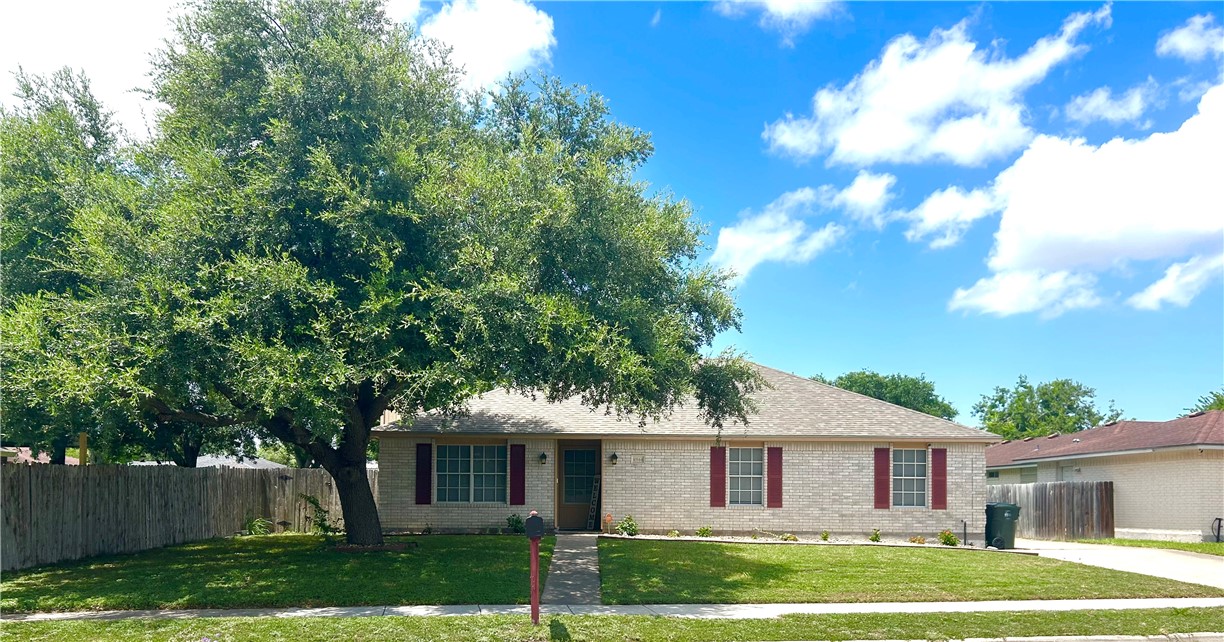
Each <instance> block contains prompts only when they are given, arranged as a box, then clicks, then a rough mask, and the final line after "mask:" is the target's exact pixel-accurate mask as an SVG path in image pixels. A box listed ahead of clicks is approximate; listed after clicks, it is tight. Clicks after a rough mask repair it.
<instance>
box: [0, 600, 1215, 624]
mask: <svg viewBox="0 0 1224 642" xmlns="http://www.w3.org/2000/svg"><path fill="white" fill-rule="evenodd" d="M1167 608H1182V609H1184V608H1224V598H1221V597H1199V598H1150V599H1133V600H1016V601H1002V600H1000V601H991V602H874V603H870V602H864V603H839V604H646V605H641V604H639V605H626V606H611V605H607V606H604V605H598V604H545V605H543V606H541V607H540V612H541V613H543V614H544V615H662V616H668V617H686V618H698V619H726V618H736V619H764V618H775V617H779V616H782V615H789V614H794V613H799V614H809V615H825V614H839V613H997V612H1001V611H1085V610H1132V609H1167ZM530 612H531V607H529V606H527V605H523V604H520V605H500V606H486V605H476V604H470V605H454V606H352V607H326V608H314V609H302V608H286V609H179V610H172V611H81V612H77V613H25V614H21V613H18V614H8V615H5V616H4V617H3V620H4V621H6V622H18V621H47V620H127V619H135V618H151V619H181V618H195V617H373V616H380V615H407V616H456V615H527V614H530Z"/></svg>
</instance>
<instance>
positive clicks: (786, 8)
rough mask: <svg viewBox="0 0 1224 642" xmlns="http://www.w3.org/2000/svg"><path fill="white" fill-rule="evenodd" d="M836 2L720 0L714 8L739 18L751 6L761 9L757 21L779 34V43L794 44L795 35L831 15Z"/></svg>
mask: <svg viewBox="0 0 1224 642" xmlns="http://www.w3.org/2000/svg"><path fill="white" fill-rule="evenodd" d="M838 8H839V3H837V2H831V1H830V2H825V1H817V0H721V1H720V2H718V3H716V4H715V5H714V10H715V11H717V12H719V13H721V14H722V15H724V16H727V17H730V18H738V17H740V16H743V15H744V14H745V13H747V12H748V11H749V10H750V9H759V10H760V11H761V19H760V23H759V24H760V25H761V27H763V28H766V29H771V30H774V31H777V32H779V33H781V34H782V44H784V45H786V46H788V47H789V46H794V44H795V37H797V36H799V35H800V34H802V33H803V32H805V31H807V30H808V28H810V27H811V26H812V23H813V22H815V21H817V20H820V19H822V18H828V17H831V16H832V15H833V14H834V13H836V12H837V11H838Z"/></svg>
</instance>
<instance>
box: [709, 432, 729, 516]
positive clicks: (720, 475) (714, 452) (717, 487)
mask: <svg viewBox="0 0 1224 642" xmlns="http://www.w3.org/2000/svg"><path fill="white" fill-rule="evenodd" d="M726 505H727V449H726V448H725V447H723V446H712V447H711V448H710V506H714V507H717V508H722V507H724V506H726Z"/></svg>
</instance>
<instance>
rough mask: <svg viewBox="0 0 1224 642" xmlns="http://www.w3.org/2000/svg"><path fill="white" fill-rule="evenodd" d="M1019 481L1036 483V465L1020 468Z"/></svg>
mask: <svg viewBox="0 0 1224 642" xmlns="http://www.w3.org/2000/svg"><path fill="white" fill-rule="evenodd" d="M1020 483H1021V484H1035V483H1037V467H1036V466H1032V467H1029V468H1021V469H1020Z"/></svg>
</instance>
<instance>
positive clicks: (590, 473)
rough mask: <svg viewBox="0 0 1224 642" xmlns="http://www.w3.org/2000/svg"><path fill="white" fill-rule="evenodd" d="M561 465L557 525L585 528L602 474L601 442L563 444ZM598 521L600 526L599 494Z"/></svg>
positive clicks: (567, 527) (569, 527)
mask: <svg viewBox="0 0 1224 642" xmlns="http://www.w3.org/2000/svg"><path fill="white" fill-rule="evenodd" d="M560 447H561V467H560V470H559V471H557V472H558V479H557V497H558V502H557V504H558V505H557V528H561V529H575V530H585V529H586V527H587V516H588V514H589V513H590V510H591V498H592V494H593V493H594V488H595V476H596V475H598V474H599V468H600V453H599V451H600V449H599V444H598V442H584V443H572V444H566V443H565V442H562V443H561V445H560ZM595 515H596V525H595V528H598V527H599V523H598V516H599V498H598V497H595Z"/></svg>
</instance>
